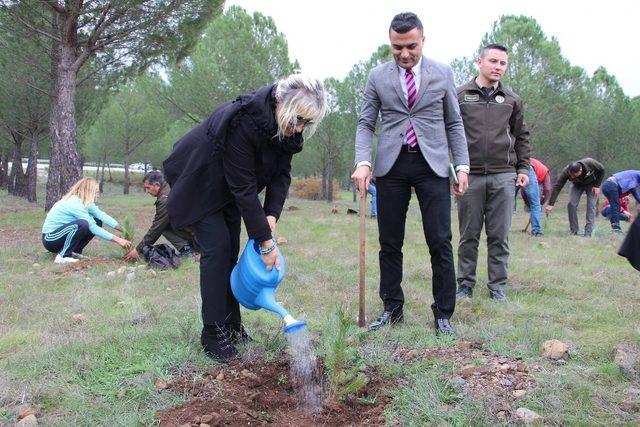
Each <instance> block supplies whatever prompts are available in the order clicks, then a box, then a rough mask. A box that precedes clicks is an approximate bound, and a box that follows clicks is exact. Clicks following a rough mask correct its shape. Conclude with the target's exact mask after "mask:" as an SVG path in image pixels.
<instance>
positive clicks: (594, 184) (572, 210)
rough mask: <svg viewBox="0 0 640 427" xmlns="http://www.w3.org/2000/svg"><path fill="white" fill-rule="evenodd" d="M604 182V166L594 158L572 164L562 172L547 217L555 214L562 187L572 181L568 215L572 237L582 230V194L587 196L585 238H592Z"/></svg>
mask: <svg viewBox="0 0 640 427" xmlns="http://www.w3.org/2000/svg"><path fill="white" fill-rule="evenodd" d="M602 180H604V166H602V164H601V163H600V162H599V161H597V160H594V159H592V158H589V157H586V158H584V159H582V160H578V161H576V162H572V163H570V164H568V165H567V166H565V168H564V169H563V170H562V172H561V173H560V175H559V176H558V179H557V180H556V183H555V185H554V186H553V193H552V194H551V199H549V204H548V205H547V207H546V209H545V210H546V212H547V215H549V214H551V212H553V206H554V205H555V203H556V200H557V199H558V196H559V195H560V191H561V190H562V187H564V185H565V184H566V183H567V181H571V183H572V184H573V185H572V186H571V188H570V189H569V204H568V205H567V214H568V215H569V231H570V232H571V234H572V235H574V236H575V235H577V234H578V230H579V229H580V227H579V225H578V203H580V198H581V197H582V193H586V194H587V208H586V224H585V225H584V237H591V232H592V231H593V222H594V220H595V218H596V208H597V206H596V198H597V197H598V194H600V185H601V184H602Z"/></svg>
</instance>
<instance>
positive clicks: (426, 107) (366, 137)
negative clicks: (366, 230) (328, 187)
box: [356, 56, 469, 177]
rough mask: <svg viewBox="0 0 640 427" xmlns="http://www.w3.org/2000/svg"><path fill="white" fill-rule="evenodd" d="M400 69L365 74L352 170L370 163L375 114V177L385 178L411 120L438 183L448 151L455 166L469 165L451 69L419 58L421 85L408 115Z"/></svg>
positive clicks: (446, 168)
mask: <svg viewBox="0 0 640 427" xmlns="http://www.w3.org/2000/svg"><path fill="white" fill-rule="evenodd" d="M398 73H399V71H398V65H397V64H396V63H395V61H390V62H387V63H385V64H382V65H379V66H377V67H376V68H374V69H373V70H371V72H370V73H369V80H368V81H367V86H366V88H365V92H364V100H363V103H362V111H361V112H360V118H359V119H358V128H357V131H356V164H357V163H358V162H361V161H364V160H366V161H369V162H370V161H371V151H372V140H373V134H374V132H375V128H376V121H377V120H378V114H379V113H380V114H381V117H382V120H381V128H380V135H379V136H378V150H377V154H376V160H375V164H374V167H373V175H374V176H376V177H380V176H384V175H386V174H387V172H389V170H390V169H391V167H392V166H393V164H394V163H395V161H396V159H397V158H398V154H400V149H401V146H402V144H403V143H404V140H405V133H406V131H407V127H408V126H409V120H411V122H412V123H413V128H414V129H415V131H416V135H417V136H418V144H419V145H420V150H421V152H422V155H423V156H424V158H425V159H426V161H427V162H428V163H429V166H431V168H432V169H433V171H434V172H435V173H436V174H438V175H439V176H441V177H447V176H448V175H449V163H450V161H449V151H451V154H452V157H453V163H454V165H456V166H457V165H468V164H469V152H468V151H467V140H466V139H465V134H464V127H463V125H462V118H461V117H460V107H459V106H458V97H457V95H456V86H455V83H454V80H453V72H452V71H451V67H449V66H448V65H445V64H441V63H439V62H436V61H433V60H431V59H428V58H426V57H424V56H423V57H422V63H421V73H422V75H421V80H420V88H419V90H418V94H417V99H416V102H415V104H414V106H413V108H412V109H411V110H409V107H408V106H407V100H406V98H405V96H404V94H403V93H402V87H401V86H400V77H399V74H398Z"/></svg>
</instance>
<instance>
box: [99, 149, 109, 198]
mask: <svg viewBox="0 0 640 427" xmlns="http://www.w3.org/2000/svg"><path fill="white" fill-rule="evenodd" d="M106 164H107V153H104V156H103V157H102V173H100V185H99V186H98V187H99V190H100V194H102V193H104V165H106Z"/></svg>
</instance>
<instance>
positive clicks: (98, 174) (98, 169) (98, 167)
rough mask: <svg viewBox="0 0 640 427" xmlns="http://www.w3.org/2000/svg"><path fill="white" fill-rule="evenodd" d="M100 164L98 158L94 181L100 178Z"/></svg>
mask: <svg viewBox="0 0 640 427" xmlns="http://www.w3.org/2000/svg"><path fill="white" fill-rule="evenodd" d="M100 164H101V161H100V160H98V163H96V181H99V178H100Z"/></svg>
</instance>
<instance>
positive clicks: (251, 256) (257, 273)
mask: <svg viewBox="0 0 640 427" xmlns="http://www.w3.org/2000/svg"><path fill="white" fill-rule="evenodd" d="M278 259H279V260H280V270H276V269H275V267H274V268H273V270H271V271H267V269H266V267H265V265H264V262H262V258H261V257H260V246H259V245H258V243H256V242H255V241H254V240H249V241H248V242H247V246H245V248H244V251H242V255H240V259H239V260H238V263H237V264H236V266H235V267H234V268H233V271H232V272H231V290H232V291H233V295H234V296H235V297H236V299H237V300H238V302H239V303H240V304H242V306H243V307H246V308H248V309H249V310H259V309H261V308H264V309H266V310H269V311H273V312H274V313H278V314H279V315H280V317H282V319H283V320H284V322H285V327H284V328H283V329H282V331H283V332H284V333H286V334H290V333H293V332H296V331H299V330H301V329H304V328H306V327H307V322H304V321H297V320H296V319H294V318H293V316H291V315H290V314H289V313H288V312H287V310H285V309H284V308H283V307H282V306H281V305H280V304H278V303H277V302H276V295H275V293H276V288H277V287H278V285H279V284H280V282H282V279H284V273H285V271H286V266H285V264H284V258H283V257H282V254H281V253H279V252H278Z"/></svg>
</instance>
